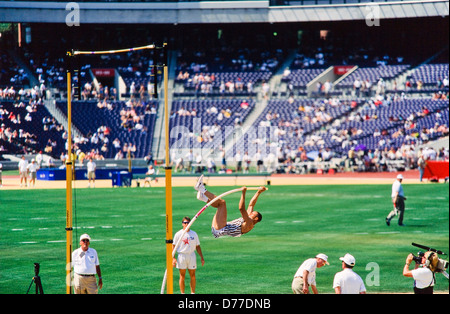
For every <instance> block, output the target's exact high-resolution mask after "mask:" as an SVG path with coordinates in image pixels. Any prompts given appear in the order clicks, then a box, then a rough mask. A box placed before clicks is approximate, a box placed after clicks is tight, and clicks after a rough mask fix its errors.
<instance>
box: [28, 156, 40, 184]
mask: <svg viewBox="0 0 450 314" xmlns="http://www.w3.org/2000/svg"><path fill="white" fill-rule="evenodd" d="M37 169H38V167H37V164H36V161H35V160H34V159H33V160H31V164H28V166H27V171H28V173H29V175H30V186H31V185H32V184H33V187H34V186H35V185H36V173H37Z"/></svg>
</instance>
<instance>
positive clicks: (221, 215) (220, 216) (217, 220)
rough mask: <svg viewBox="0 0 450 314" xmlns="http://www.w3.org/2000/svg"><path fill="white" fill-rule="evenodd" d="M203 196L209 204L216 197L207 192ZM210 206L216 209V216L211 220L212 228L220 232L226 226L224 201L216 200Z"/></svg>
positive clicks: (225, 205)
mask: <svg viewBox="0 0 450 314" xmlns="http://www.w3.org/2000/svg"><path fill="white" fill-rule="evenodd" d="M204 194H205V196H206V197H207V198H208V201H209V202H210V201H212V200H213V199H215V198H216V196H215V195H214V194H212V193H211V192H209V191H206V192H205V193H204ZM211 206H212V207H214V208H217V211H216V214H215V215H214V218H213V220H212V227H213V228H214V229H216V230H220V229H222V228H223V227H225V226H226V225H227V204H226V202H225V201H224V200H222V199H218V200H217V201H215V202H214V203H212V204H211Z"/></svg>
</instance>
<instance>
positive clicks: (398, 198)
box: [386, 174, 406, 226]
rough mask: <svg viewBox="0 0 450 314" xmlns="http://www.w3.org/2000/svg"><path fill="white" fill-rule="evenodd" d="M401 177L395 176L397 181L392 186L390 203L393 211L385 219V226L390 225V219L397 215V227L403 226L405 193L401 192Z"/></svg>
mask: <svg viewBox="0 0 450 314" xmlns="http://www.w3.org/2000/svg"><path fill="white" fill-rule="evenodd" d="M402 181H403V175H401V174H399V175H398V176H397V179H396V180H395V181H394V183H393V184H392V194H391V197H392V203H393V204H394V209H393V210H392V211H391V212H390V213H389V215H388V216H387V217H386V225H388V226H390V225H391V219H392V218H394V217H395V216H397V215H399V218H398V225H399V226H404V224H403V215H404V213H405V201H406V197H405V193H404V192H403V186H402Z"/></svg>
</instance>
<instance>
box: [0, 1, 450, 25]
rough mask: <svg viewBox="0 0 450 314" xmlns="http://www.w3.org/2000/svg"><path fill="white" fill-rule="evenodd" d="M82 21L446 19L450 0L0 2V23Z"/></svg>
mask: <svg viewBox="0 0 450 314" xmlns="http://www.w3.org/2000/svg"><path fill="white" fill-rule="evenodd" d="M71 14H78V18H79V21H80V23H86V24H98V23H101V24H141V23H153V24H227V23H228V24H229V23H286V22H324V21H349V20H374V19H397V18H417V17H437V16H442V17H446V16H448V15H449V0H427V1H425V0H410V1H401V0H399V1H389V0H388V1H385V0H384V1H382V0H379V1H377V0H373V1H372V2H368V1H367V0H339V1H333V0H327V1H319V0H316V1H274V0H271V1H269V0H262V1H258V0H256V1H251V0H247V1H181V0H180V1H174V0H167V1H164V2H160V1H149V0H147V1H136V0H135V1H120V2H119V1H117V2H110V1H108V2H106V1H95V2H94V1H91V2H89V1H86V0H84V1H76V2H69V1H0V21H1V22H29V23H66V19H67V18H68V16H69V15H71Z"/></svg>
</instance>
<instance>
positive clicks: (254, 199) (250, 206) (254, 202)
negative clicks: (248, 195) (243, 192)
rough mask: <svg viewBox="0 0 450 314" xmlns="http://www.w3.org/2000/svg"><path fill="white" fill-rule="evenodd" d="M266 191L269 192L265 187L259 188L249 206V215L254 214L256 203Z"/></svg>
mask: <svg viewBox="0 0 450 314" xmlns="http://www.w3.org/2000/svg"><path fill="white" fill-rule="evenodd" d="M265 190H267V188H266V187H265V186H261V187H259V189H258V191H256V193H255V195H253V197H252V199H251V200H250V204H248V209H247V213H248V214H249V215H250V214H251V213H252V212H253V209H254V208H255V205H256V201H257V200H258V197H259V196H260V195H261V193H262V192H264V191H265Z"/></svg>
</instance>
